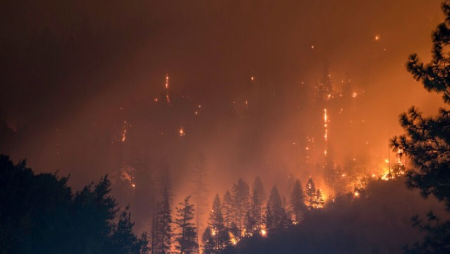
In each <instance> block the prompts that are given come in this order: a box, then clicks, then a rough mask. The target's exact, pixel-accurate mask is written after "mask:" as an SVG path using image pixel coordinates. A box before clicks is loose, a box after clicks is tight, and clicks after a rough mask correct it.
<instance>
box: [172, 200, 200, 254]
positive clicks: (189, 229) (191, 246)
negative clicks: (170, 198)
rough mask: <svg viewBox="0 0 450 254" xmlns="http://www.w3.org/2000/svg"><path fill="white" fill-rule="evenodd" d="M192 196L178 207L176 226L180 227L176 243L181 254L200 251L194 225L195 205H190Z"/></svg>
mask: <svg viewBox="0 0 450 254" xmlns="http://www.w3.org/2000/svg"><path fill="white" fill-rule="evenodd" d="M190 198H191V196H188V197H186V198H185V199H184V202H183V203H180V207H177V208H176V210H177V218H176V219H175V224H176V225H177V226H178V231H179V233H178V236H177V237H176V239H175V241H176V242H177V245H176V246H175V247H176V249H177V250H178V251H180V253H181V254H183V253H186V254H189V253H196V252H197V251H198V243H197V229H196V227H195V225H194V224H193V223H192V220H193V219H194V211H195V209H194V205H192V204H190V203H189V199H190Z"/></svg>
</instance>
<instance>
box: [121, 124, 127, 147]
mask: <svg viewBox="0 0 450 254" xmlns="http://www.w3.org/2000/svg"><path fill="white" fill-rule="evenodd" d="M123 123H124V125H123V132H122V142H125V140H126V139H127V121H123Z"/></svg>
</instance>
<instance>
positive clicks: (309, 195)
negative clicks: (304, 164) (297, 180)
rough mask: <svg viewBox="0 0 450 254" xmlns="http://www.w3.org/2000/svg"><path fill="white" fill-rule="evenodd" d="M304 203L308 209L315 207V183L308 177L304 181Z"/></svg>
mask: <svg viewBox="0 0 450 254" xmlns="http://www.w3.org/2000/svg"><path fill="white" fill-rule="evenodd" d="M305 193H306V204H307V206H308V209H309V210H311V209H313V208H315V207H316V185H315V184H314V181H313V179H312V178H311V177H310V178H309V179H308V182H307V183H306V190H305Z"/></svg>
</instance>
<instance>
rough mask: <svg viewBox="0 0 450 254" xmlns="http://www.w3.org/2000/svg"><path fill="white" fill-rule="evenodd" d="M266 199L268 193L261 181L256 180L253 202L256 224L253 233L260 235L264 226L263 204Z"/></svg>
mask: <svg viewBox="0 0 450 254" xmlns="http://www.w3.org/2000/svg"><path fill="white" fill-rule="evenodd" d="M265 199H266V193H265V191H264V186H263V184H262V182H261V179H260V178H259V176H258V177H256V178H255V181H254V182H253V186H252V200H251V201H252V202H251V206H252V208H251V214H250V216H251V217H252V221H253V222H254V224H255V225H254V229H253V232H252V233H260V231H261V228H262V224H263V218H262V215H263V203H264V200H265Z"/></svg>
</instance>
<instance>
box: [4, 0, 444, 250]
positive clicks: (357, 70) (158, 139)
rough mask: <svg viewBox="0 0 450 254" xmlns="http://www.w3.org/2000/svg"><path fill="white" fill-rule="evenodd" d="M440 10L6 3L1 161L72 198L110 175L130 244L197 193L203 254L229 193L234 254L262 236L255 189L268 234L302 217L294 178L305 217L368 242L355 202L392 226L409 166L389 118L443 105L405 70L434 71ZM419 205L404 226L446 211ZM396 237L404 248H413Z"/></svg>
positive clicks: (318, 4)
mask: <svg viewBox="0 0 450 254" xmlns="http://www.w3.org/2000/svg"><path fill="white" fill-rule="evenodd" d="M41 4H42V5H41ZM439 5H440V1H429V2H426V3H425V2H423V1H421V0H414V1H404V0H401V1H372V2H364V1H363V2H361V1H356V0H346V1H344V2H339V3H338V2H336V1H291V0H289V1H269V0H264V1H256V0H248V1H226V2H223V1H204V0H196V1H190V2H189V3H187V2H184V1H166V2H164V3H161V2H158V1H146V2H144V1H136V2H133V3H130V2H127V1H121V0H117V1H113V2H106V1H97V2H92V3H91V2H89V3H88V2H86V3H81V2H76V1H66V2H64V3H55V2H52V1H44V2H43V3H35V2H32V1H25V2H21V3H16V2H14V1H6V2H5V3H2V4H0V7H1V8H0V9H2V10H3V11H2V12H3V14H4V15H1V16H2V17H1V19H2V21H3V22H0V24H1V25H0V27H1V28H2V31H4V32H3V33H2V34H1V35H0V45H1V47H0V56H1V57H0V66H2V68H0V69H1V70H0V84H1V88H2V89H1V90H2V92H1V93H0V140H1V142H0V154H8V155H10V156H11V158H12V160H13V161H18V160H20V159H23V158H27V161H28V165H29V166H30V167H31V168H33V169H34V170H35V171H36V172H38V173H42V172H56V171H57V172H58V175H62V176H64V175H70V182H69V184H70V185H71V186H73V188H74V189H79V190H81V189H82V188H83V186H85V185H86V184H88V183H90V182H91V181H92V180H95V179H100V177H101V176H103V175H106V174H107V175H109V178H110V179H111V184H112V194H113V195H114V197H115V198H116V199H117V201H118V202H119V204H120V206H126V205H128V204H129V205H130V211H131V212H132V214H133V220H135V221H136V226H135V231H136V232H141V231H147V232H152V230H153V231H154V230H155V229H154V226H153V225H154V224H155V222H154V221H155V217H154V216H155V214H156V213H157V212H158V209H160V208H161V207H163V206H162V203H161V202H162V201H161V193H164V191H167V193H166V194H167V196H168V200H167V203H168V204H169V205H170V207H171V208H172V212H173V215H174V216H175V211H176V210H175V207H176V206H177V205H178V203H180V202H182V201H183V200H185V198H186V197H187V196H189V195H191V199H190V201H191V202H192V203H193V204H194V205H195V206H194V208H195V209H196V213H198V214H200V216H199V218H198V217H197V215H196V217H195V218H194V222H195V225H196V226H197V227H198V228H199V230H198V233H199V236H198V239H201V238H202V234H203V233H204V232H206V231H207V230H206V229H207V226H208V225H209V224H208V223H210V219H209V217H210V210H211V207H213V204H214V203H215V202H214V201H215V196H216V194H218V197H219V199H220V202H221V203H222V204H224V203H226V202H227V201H226V198H225V197H226V196H227V195H226V193H227V191H229V192H230V195H231V196H232V198H231V199H233V200H234V199H235V198H236V195H237V194H236V193H237V188H243V193H247V194H243V195H244V196H245V195H247V199H248V200H247V201H245V198H244V201H245V202H244V201H243V204H242V205H243V208H242V209H243V211H242V212H241V213H240V218H239V219H238V220H236V219H235V218H234V219H233V220H234V221H233V222H234V223H235V224H236V225H234V226H235V228H233V230H234V231H233V232H234V233H230V234H229V237H230V239H228V241H231V243H232V244H233V243H234V244H236V243H237V242H239V241H240V239H241V238H243V237H247V236H249V234H250V235H253V234H262V232H263V231H262V230H264V232H265V233H264V234H263V235H265V234H267V231H269V230H268V228H266V227H267V225H264V226H263V225H262V224H261V221H262V220H263V217H261V218H259V219H258V220H259V222H255V225H253V226H254V227H255V228H257V230H254V232H252V230H250V229H244V228H245V226H244V225H243V224H245V222H244V221H245V220H246V216H247V214H246V212H245V211H247V210H249V209H250V208H249V207H250V206H251V204H253V205H254V203H255V200H252V198H253V197H254V194H255V193H254V192H255V186H259V185H261V186H263V187H264V188H263V189H264V192H263V191H262V188H260V192H259V193H260V195H262V196H261V197H260V199H261V200H259V202H260V203H261V204H260V205H261V207H260V209H262V210H261V211H260V216H263V215H264V216H267V210H266V209H267V207H266V205H267V202H269V201H270V200H272V201H270V202H272V208H273V206H274V207H278V205H279V204H278V203H280V205H281V206H282V208H283V209H284V210H285V215H284V216H285V218H284V217H283V216H281V215H280V216H281V217H280V218H282V217H283V218H284V219H283V220H282V219H280V222H279V223H281V224H283V223H286V224H289V225H291V224H298V223H301V221H303V220H305V221H306V219H305V218H304V217H301V216H297V215H296V214H295V212H292V209H293V208H292V207H291V206H292V202H291V196H292V195H293V194H292V190H293V189H295V186H296V185H297V182H296V181H297V179H298V180H299V184H300V189H301V191H302V192H304V193H303V194H301V196H302V197H303V195H305V199H304V201H302V203H303V204H304V207H303V205H299V206H300V207H303V208H301V209H306V210H305V211H310V210H322V209H323V210H326V215H324V216H325V217H326V216H328V215H329V214H335V215H336V217H333V218H332V219H330V220H333V219H334V220H335V219H336V218H340V217H339V216H344V217H345V216H347V215H348V214H353V213H356V214H355V216H356V217H358V216H361V218H358V220H357V221H358V222H359V221H360V222H361V224H358V223H355V225H353V224H352V227H355V228H357V227H364V226H362V225H366V224H365V222H367V221H370V220H371V219H370V217H376V216H374V215H373V214H371V213H367V214H368V215H367V214H365V213H364V212H363V210H364V211H365V209H368V210H374V211H375V210H376V209H371V207H372V205H371V202H369V201H367V200H375V201H374V204H373V206H374V207H377V208H379V207H380V206H381V207H386V209H387V210H389V209H388V208H390V207H396V206H397V204H396V203H397V202H400V203H401V202H403V201H402V200H403V198H404V197H406V196H408V195H412V194H410V193H409V194H408V193H407V190H406V189H405V190H404V191H400V189H402V190H403V189H404V188H403V187H404V186H403V183H402V179H404V175H405V174H406V172H407V170H409V169H411V167H412V162H411V161H410V160H409V159H408V158H407V156H406V155H405V151H403V150H402V149H397V150H395V152H394V151H392V149H391V148H389V146H388V141H389V139H390V138H391V137H392V136H395V135H399V134H401V133H403V130H402V128H401V127H400V126H399V124H398V115H399V113H401V112H404V111H405V110H406V109H407V108H409V107H410V106H411V105H416V106H417V107H419V109H420V110H421V111H423V112H425V114H435V112H436V109H437V108H438V107H439V106H443V105H445V104H443V103H442V100H441V99H440V98H439V95H436V94H432V93H426V92H425V91H424V90H423V88H422V87H421V85H420V84H418V83H417V82H415V81H414V79H412V78H411V76H410V74H409V73H408V72H407V71H405V69H406V67H405V62H406V60H407V57H408V55H409V54H411V53H413V52H417V53H418V54H419V55H420V56H422V57H423V59H422V60H424V61H425V62H428V61H429V60H430V54H429V51H430V48H431V43H430V42H431V41H430V31H432V30H434V29H435V28H436V26H437V25H438V24H439V23H440V22H442V19H443V14H442V12H441V11H440V10H439ZM43 6H45V8H43ZM34 10H40V11H34ZM257 177H259V178H257ZM255 179H260V184H257V182H258V181H256V180H255ZM394 183H395V184H394ZM383 184H384V185H383ZM239 186H240V187H239ZM274 186H276V192H277V193H278V196H279V198H276V196H277V195H276V194H273V193H275V191H273V190H274V188H273V187H274ZM372 186H375V187H372ZM380 186H384V187H380ZM371 188H373V189H371ZM381 190H384V191H386V190H391V191H390V192H386V193H385V192H383V191H381ZM233 191H235V192H236V193H234V192H233ZM272 192H273V193H272ZM262 193H264V195H263V194H262ZM380 193H385V194H386V197H385V198H381V197H380ZM271 194H273V195H271ZM414 194H417V193H414ZM299 195H300V194H299ZM263 196H264V198H263ZM413 196H415V197H416V198H412V197H411V199H410V201H408V202H409V203H411V206H412V207H414V209H412V211H416V213H422V214H423V213H425V212H426V211H425V210H426V209H425V210H422V209H420V208H421V207H430V208H432V207H434V208H435V209H434V210H440V209H439V208H437V207H439V206H438V205H437V204H436V201H435V200H431V201H422V200H421V199H420V197H419V196H418V195H413ZM271 197H272V198H271ZM278 199H279V202H278V201H277V200H278ZM358 200H359V201H358ZM380 200H381V201H380ZM246 202H247V203H248V204H246ZM352 202H354V203H352ZM358 202H359V203H358ZM366 203H367V204H366ZM339 204H343V205H342V206H343V208H342V210H339V209H337V208H336V206H338V205H339ZM358 204H364V206H363V205H358ZM375 204H376V205H375ZM421 204H423V205H421ZM366 206H367V207H369V208H365V207H366ZM327 207H329V208H327ZM416 208H417V209H416ZM299 209H300V208H299ZM213 210H214V209H213ZM216 210H217V209H216ZM235 210H236V208H235V207H234V208H233V213H236V211H235ZM263 210H264V211H263ZM280 211H281V210H280ZM338 211H340V212H338ZM343 211H345V212H343ZM355 211H361V213H358V212H355ZM392 213H393V214H395V216H394V215H392V216H393V217H392V218H391V219H392V221H393V223H394V224H395V225H396V226H398V225H400V226H398V227H394V229H393V230H394V232H404V231H405V232H406V231H408V230H407V229H406V228H407V226H406V225H408V226H409V224H408V223H409V221H408V220H409V218H410V217H411V216H412V215H414V213H410V212H405V213H402V211H401V210H400V211H399V210H395V212H392ZM274 214H276V212H274ZM280 214H282V212H280ZM338 214H339V215H338ZM346 214H347V215H346ZM315 216H319V217H314V216H313V217H312V218H311V220H310V222H308V223H311V221H316V220H318V219H317V218H320V215H315ZM364 216H365V217H364ZM275 217H276V216H275ZM300 217H301V218H300ZM400 217H402V218H401V219H399V218H400ZM327 218H328V217H327ZM376 218H380V219H379V220H380V221H383V220H385V219H386V218H385V217H376ZM266 219H267V218H266ZM372 219H373V218H372ZM319 220H320V219H319ZM396 220H401V223H398V224H396V223H397V222H398V221H396ZM404 220H406V221H404ZM247 222H248V220H247ZM239 223H240V224H242V225H239V226H238V224H239ZM281 224H280V225H281ZM305 225H310V224H305ZM367 225H371V224H370V223H369V222H368V224H367ZM367 225H366V226H367ZM152 227H153V228H152ZM254 227H251V228H254ZM336 227H342V225H340V224H339V223H336ZM226 228H231V224H229V225H226ZM305 228H306V226H305ZM214 230H216V229H214ZM403 230H404V231H403ZM410 230H411V231H412V230H413V229H410ZM216 231H217V230H216ZM216 231H211V232H210V233H211V234H212V235H213V236H214V235H215V234H218V231H217V232H216ZM294 231H295V230H294ZM382 231H383V230H382V229H380V230H379V231H374V232H382ZM297 233H298V234H303V233H304V232H297ZM416 233H417V232H416ZM293 234H295V233H293ZM370 234H372V232H369V233H368V235H370ZM404 235H405V237H404V238H402V239H401V240H399V241H403V242H402V243H401V244H407V243H410V242H411V241H412V240H414V238H415V237H417V235H416V234H415V233H412V232H409V231H408V233H407V234H404ZM349 237H350V236H349ZM324 239H326V238H324ZM364 239H366V238H364ZM323 241H326V240H323ZM200 243H201V241H200ZM374 243H375V245H376V241H374ZM395 243H396V241H393V242H392V245H389V246H394V244H395ZM215 244H216V246H212V247H211V248H213V249H214V248H216V249H217V248H219V243H217V242H216V243H215ZM221 244H224V246H225V245H226V244H225V243H221ZM390 244H391V243H390ZM399 246H400V243H399ZM159 247H161V246H159ZM172 247H173V248H174V246H172ZM161 248H162V247H161ZM168 248H169V249H170V246H169V247H168ZM173 250H174V249H173ZM380 251H381V252H384V251H382V250H380ZM395 251H398V250H395ZM395 251H394V252H395Z"/></svg>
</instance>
